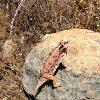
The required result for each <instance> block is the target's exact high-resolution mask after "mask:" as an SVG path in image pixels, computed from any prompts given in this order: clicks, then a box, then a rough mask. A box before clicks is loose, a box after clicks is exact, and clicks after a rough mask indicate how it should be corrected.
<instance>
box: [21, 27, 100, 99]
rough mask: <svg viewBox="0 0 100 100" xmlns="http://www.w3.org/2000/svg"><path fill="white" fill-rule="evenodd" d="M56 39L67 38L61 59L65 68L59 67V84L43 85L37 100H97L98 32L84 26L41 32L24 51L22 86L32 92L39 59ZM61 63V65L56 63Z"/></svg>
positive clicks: (99, 75) (99, 71)
mask: <svg viewBox="0 0 100 100" xmlns="http://www.w3.org/2000/svg"><path fill="white" fill-rule="evenodd" d="M60 40H69V48H68V51H67V55H66V54H65V55H64V57H63V60H62V65H63V66H65V67H66V68H64V69H59V70H58V71H57V74H56V76H58V77H59V79H60V81H61V85H62V87H61V88H63V89H62V90H60V89H57V88H55V89H53V88H52V86H50V83H47V84H46V85H44V87H43V88H42V89H41V91H40V93H39V94H38V95H37V97H36V98H37V100H74V99H75V100H85V99H90V100H99V99H100V96H99V94H100V33H97V32H93V31H90V30H86V29H71V30H65V31H61V32H58V33H53V34H50V35H46V36H44V38H43V40H42V42H41V43H39V44H38V45H37V46H35V47H34V48H33V49H32V50H31V52H30V53H29V54H28V56H27V57H26V60H25V65H24V67H23V80H22V83H23V87H24V89H25V90H26V92H27V93H29V94H33V93H34V89H35V87H36V84H37V75H38V72H39V70H40V69H41V67H42V66H43V61H44V60H45V59H46V58H47V57H48V55H49V53H50V51H51V50H52V49H53V48H54V47H56V46H57V44H58V42H59V41H60ZM59 67H62V66H59Z"/></svg>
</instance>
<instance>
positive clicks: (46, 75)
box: [44, 74, 60, 88]
mask: <svg viewBox="0 0 100 100" xmlns="http://www.w3.org/2000/svg"><path fill="white" fill-rule="evenodd" d="M44 77H45V78H46V79H47V80H52V81H53V86H54V87H56V88H57V87H59V86H60V80H59V78H58V77H56V76H53V75H50V74H45V75H44Z"/></svg>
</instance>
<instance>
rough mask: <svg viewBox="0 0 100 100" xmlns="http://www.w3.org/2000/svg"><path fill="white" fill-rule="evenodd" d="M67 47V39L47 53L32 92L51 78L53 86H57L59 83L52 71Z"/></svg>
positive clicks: (56, 66)
mask: <svg viewBox="0 0 100 100" xmlns="http://www.w3.org/2000/svg"><path fill="white" fill-rule="evenodd" d="M67 48H68V41H67V42H66V41H63V40H62V41H60V42H59V44H58V46H57V47H56V48H54V49H53V51H52V52H51V53H50V54H49V56H48V57H47V59H46V60H45V62H44V65H43V67H42V69H41V70H40V73H39V77H38V84H37V87H36V89H35V91H34V94H36V93H37V91H38V89H39V87H40V86H41V85H42V84H43V83H44V82H46V81H48V80H52V81H53V85H54V87H58V86H59V85H60V83H59V79H58V78H57V77H56V76H53V75H54V72H55V71H56V69H57V68H58V66H59V64H60V62H61V59H62V57H63V56H64V53H65V52H66V50H67Z"/></svg>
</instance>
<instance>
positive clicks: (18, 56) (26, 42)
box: [0, 0, 100, 100]
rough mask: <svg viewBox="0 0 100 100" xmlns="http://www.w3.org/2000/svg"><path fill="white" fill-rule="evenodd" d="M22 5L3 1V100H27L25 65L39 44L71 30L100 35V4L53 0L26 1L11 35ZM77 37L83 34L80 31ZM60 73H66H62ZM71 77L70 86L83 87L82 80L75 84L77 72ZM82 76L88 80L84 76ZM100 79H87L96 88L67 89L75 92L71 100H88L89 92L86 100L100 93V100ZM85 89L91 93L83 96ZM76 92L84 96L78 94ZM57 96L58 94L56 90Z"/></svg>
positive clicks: (0, 36) (0, 98)
mask: <svg viewBox="0 0 100 100" xmlns="http://www.w3.org/2000/svg"><path fill="white" fill-rule="evenodd" d="M18 5H19V0H1V1H0V100H27V96H26V94H25V93H24V92H23V89H22V83H21V80H22V71H23V65H24V63H25V58H26V57H27V55H28V54H29V52H30V51H31V50H32V48H33V47H34V46H35V45H36V43H37V44H38V43H39V42H40V41H41V39H43V36H44V35H46V34H51V33H55V32H58V31H61V30H65V29H70V28H86V29H90V30H93V31H97V32H100V1H99V0H72V1H70V0H69V1H67V0H59V2H57V0H54V2H52V1H49V0H37V1H35V0H26V2H25V4H24V6H23V7H22V8H21V10H20V11H19V13H18V15H17V16H16V19H15V22H14V27H13V32H12V33H11V34H10V33H9V31H10V22H11V19H12V17H13V15H14V12H15V10H16V8H17V6H18ZM73 33H74V32H72V34H73ZM77 33H79V34H81V32H80V31H78V32H77ZM95 34H96V33H95ZM82 37H84V36H82ZM86 37H87V36H86ZM86 37H85V38H86ZM88 37H90V38H91V39H95V37H96V38H99V35H98V33H97V35H90V36H88ZM97 41H98V40H97ZM98 42H99V41H98ZM71 51H72V50H71ZM73 51H75V50H73ZM94 51H95V50H94ZM91 54H92V52H91ZM92 56H93V55H92ZM96 59H97V58H96ZM74 63H75V62H74ZM71 66H73V65H71ZM73 68H74V67H73ZM89 69H91V71H92V70H93V71H96V70H97V69H95V66H92V67H90V68H89ZM64 72H65V70H64ZM59 73H62V71H60V72H59ZM65 73H67V72H65ZM67 74H68V75H67V77H66V78H67V79H68V80H69V81H67V82H69V83H68V84H70V83H73V82H76V83H78V84H80V79H81V77H80V76H79V77H78V80H75V79H76V78H75V77H76V76H77V75H75V77H74V76H73V72H70V73H67ZM64 75H65V74H64ZM82 75H83V76H84V74H82ZM69 77H72V79H69ZM73 77H74V78H73ZM84 77H85V76H84ZM98 77H99V76H98V74H95V75H94V74H93V75H92V76H88V77H87V78H86V81H87V80H89V81H90V83H92V82H94V83H93V87H91V85H92V84H90V83H86V84H88V85H87V87H85V86H84V84H81V85H78V86H76V85H77V84H76V85H75V88H74V89H73V88H72V87H70V86H69V88H66V89H67V90H69V89H71V90H70V91H69V92H70V94H69V92H68V94H67V96H68V97H69V100H71V98H73V97H76V98H77V99H76V100H79V99H82V98H84V95H83V94H86V95H88V92H89V93H90V96H89V97H88V96H87V98H85V99H86V100H88V99H89V98H90V100H92V99H93V100H94V97H95V96H94V92H93V91H95V92H96V91H97V92H96V93H97V94H96V97H97V100H99V99H98V98H99V94H98V93H99V92H98V91H99V84H100V83H99V79H98ZM67 79H66V80H67ZM66 84H67V83H66ZM73 84H74V83H73ZM76 87H77V88H76ZM81 87H83V89H85V88H87V90H90V91H87V93H82V94H81V93H80V91H81V90H80V89H81ZM47 89H49V88H47ZM91 89H92V90H93V91H92V90H91ZM94 89H95V90H94ZM46 91H47V90H46ZM72 91H73V92H72ZM74 91H77V93H80V94H74V93H75V92H74ZM51 92H52V90H51ZM53 92H55V93H56V90H54V91H53ZM81 92H82V91H81ZM83 92H85V91H83ZM48 93H49V92H48ZM55 93H54V94H55ZM92 93H93V98H92ZM52 95H53V94H52ZM40 96H41V95H40ZM54 96H55V95H54ZM85 97H86V96H85ZM67 99H68V98H67Z"/></svg>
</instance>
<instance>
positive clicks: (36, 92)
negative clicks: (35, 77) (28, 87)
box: [33, 80, 45, 97]
mask: <svg viewBox="0 0 100 100" xmlns="http://www.w3.org/2000/svg"><path fill="white" fill-rule="evenodd" d="M44 82H45V80H44V81H38V83H37V86H36V88H35V90H34V93H33V95H34V96H35V97H36V96H37V94H38V93H39V92H40V91H39V89H40V87H41V86H42V85H43V83H44Z"/></svg>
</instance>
